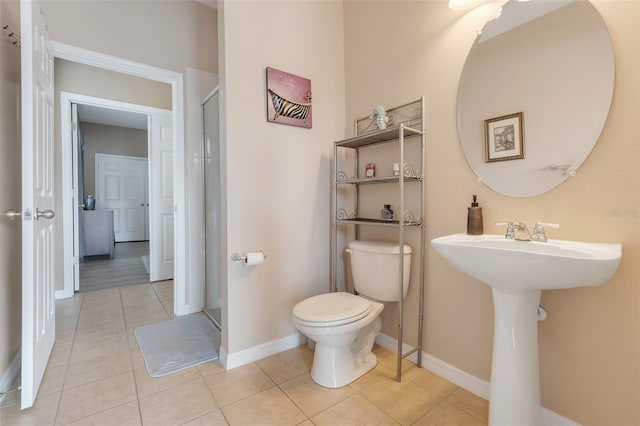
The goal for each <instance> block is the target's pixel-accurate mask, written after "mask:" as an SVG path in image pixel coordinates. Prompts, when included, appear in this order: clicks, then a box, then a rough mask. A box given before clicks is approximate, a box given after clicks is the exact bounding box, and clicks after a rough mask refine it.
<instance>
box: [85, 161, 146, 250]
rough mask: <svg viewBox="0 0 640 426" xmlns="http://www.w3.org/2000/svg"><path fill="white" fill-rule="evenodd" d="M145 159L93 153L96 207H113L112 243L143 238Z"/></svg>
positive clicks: (110, 208) (108, 208)
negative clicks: (113, 233)
mask: <svg viewBox="0 0 640 426" xmlns="http://www.w3.org/2000/svg"><path fill="white" fill-rule="evenodd" d="M146 174H147V159H146V158H138V157H126V156H122V155H107V154H96V208H97V209H106V210H113V228H114V232H115V240H116V242H123V241H142V240H144V239H145V221H146V217H145V212H146V206H145V205H146V198H147V195H146V191H147V178H146Z"/></svg>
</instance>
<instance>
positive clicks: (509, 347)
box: [489, 288, 542, 426]
mask: <svg viewBox="0 0 640 426" xmlns="http://www.w3.org/2000/svg"><path fill="white" fill-rule="evenodd" d="M492 290H493V306H494V316H495V322H494V332H493V361H492V365H491V395H490V398H489V425H495V426H498V425H518V426H535V425H540V424H542V419H541V412H540V375H539V367H538V315H537V310H538V305H539V304H540V294H541V291H540V290H530V291H523V290H519V291H505V290H500V289H496V288H493V289H492Z"/></svg>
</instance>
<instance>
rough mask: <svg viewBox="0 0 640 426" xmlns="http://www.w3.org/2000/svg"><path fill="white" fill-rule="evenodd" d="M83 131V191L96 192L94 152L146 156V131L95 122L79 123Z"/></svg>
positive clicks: (86, 192)
mask: <svg viewBox="0 0 640 426" xmlns="http://www.w3.org/2000/svg"><path fill="white" fill-rule="evenodd" d="M80 128H81V129H82V132H83V133H84V193H85V195H89V194H94V195H95V193H96V189H95V182H96V175H95V173H96V154H112V155H126V156H130V157H144V158H146V157H147V152H148V149H147V147H148V140H147V131H146V130H138V129H127V128H125V127H116V126H106V125H104V124H96V123H85V122H81V123H80Z"/></svg>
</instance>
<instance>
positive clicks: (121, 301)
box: [118, 287, 144, 425]
mask: <svg viewBox="0 0 640 426" xmlns="http://www.w3.org/2000/svg"><path fill="white" fill-rule="evenodd" d="M118 294H119V295H120V308H121V309H122V320H123V321H124V330H125V333H126V335H127V349H129V362H131V375H132V376H133V387H134V388H135V390H136V403H137V404H138V416H139V417H140V424H141V425H142V424H144V422H143V420H142V407H141V404H140V394H139V393H138V381H137V380H136V373H135V371H134V370H135V368H133V354H132V351H131V345H130V342H129V332H128V331H127V330H128V327H127V317H126V316H125V315H124V300H123V295H122V290H121V287H119V288H118ZM134 337H135V334H134ZM136 342H137V341H136Z"/></svg>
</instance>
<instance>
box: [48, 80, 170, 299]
mask: <svg viewBox="0 0 640 426" xmlns="http://www.w3.org/2000/svg"><path fill="white" fill-rule="evenodd" d="M71 104H79V105H90V106H95V107H100V108H109V109H117V110H120V111H127V112H133V113H139V114H146V115H147V116H149V115H154V114H171V111H169V110H165V109H161V108H155V107H150V106H146V105H138V104H132V103H128V102H120V101H114V100H111V99H104V98H98V97H95V96H89V95H82V94H78V93H71V92H64V91H60V134H61V143H62V194H63V199H64V200H67V201H68V200H71V199H72V198H73V195H74V194H73V188H74V187H75V186H74V184H73V179H74V174H73V173H72V170H75V167H76V164H75V163H76V162H77V159H76V158H75V157H74V156H73V139H72V137H71V135H72V131H73V128H72V123H71ZM147 132H149V129H147ZM148 164H149V167H153V166H152V163H151V162H149V163H148ZM174 178H175V173H174ZM147 187H148V182H147ZM150 208H151V206H150ZM62 217H63V219H62V220H63V228H64V229H65V230H67V229H74V226H75V224H74V221H73V211H72V210H71V209H69V208H65V209H63V212H62ZM174 226H175V224H174ZM63 240H64V243H63V247H64V266H63V268H64V288H63V290H58V291H56V299H59V298H65V297H71V296H73V293H74V290H75V289H74V284H75V277H74V256H73V245H74V244H73V243H74V242H73V233H71V232H64V235H63Z"/></svg>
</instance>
